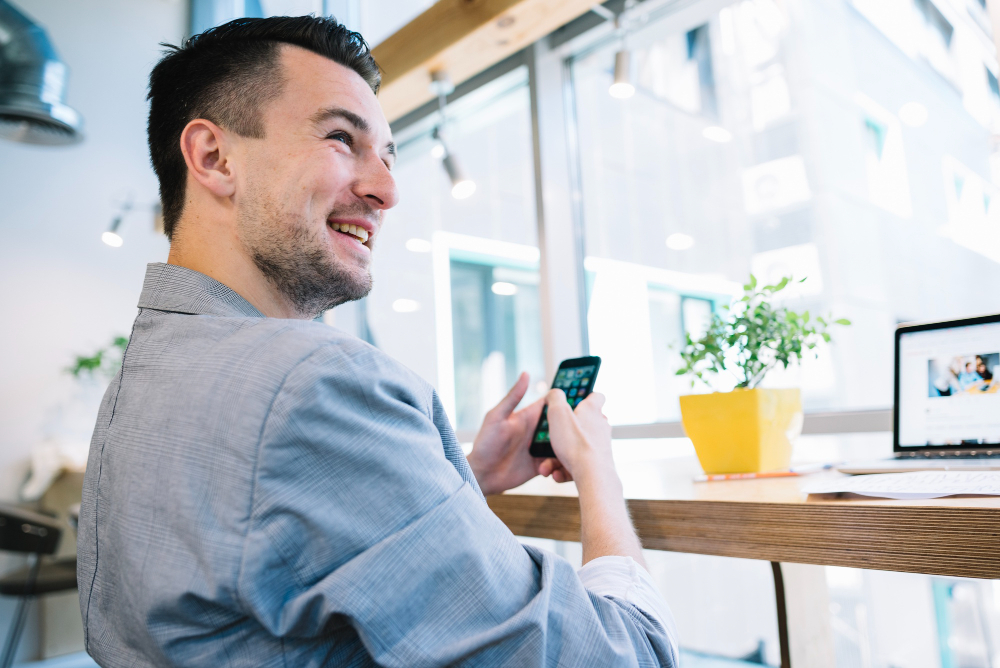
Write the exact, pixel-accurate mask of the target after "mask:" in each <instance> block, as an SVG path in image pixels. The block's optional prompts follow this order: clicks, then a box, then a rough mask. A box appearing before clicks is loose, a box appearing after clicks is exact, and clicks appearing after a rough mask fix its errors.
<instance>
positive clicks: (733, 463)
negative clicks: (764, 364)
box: [681, 388, 802, 473]
mask: <svg viewBox="0 0 1000 668" xmlns="http://www.w3.org/2000/svg"><path fill="white" fill-rule="evenodd" d="M681 420H682V421H683V422H684V431H686V432H687V435H688V437H689V438H690V439H691V441H692V442H693V443H694V449H695V452H697V453H698V461H699V462H701V467H702V468H703V469H705V473H758V472H760V471H777V470H780V469H787V468H788V464H789V462H790V461H791V459H792V441H793V440H795V439H796V438H797V437H798V435H799V434H800V433H801V432H802V397H801V395H800V394H799V391H798V390H797V389H794V390H764V389H760V388H757V389H753V390H733V391H732V392H715V393H713V394H690V395H687V396H684V397H681Z"/></svg>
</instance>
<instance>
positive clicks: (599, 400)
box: [577, 392, 607, 410]
mask: <svg viewBox="0 0 1000 668" xmlns="http://www.w3.org/2000/svg"><path fill="white" fill-rule="evenodd" d="M605 401H607V399H606V398H605V397H604V395H603V394H601V393H600V392H592V393H591V394H590V396H589V397H587V398H586V399H584V400H583V401H581V402H580V406H582V405H584V404H587V405H589V406H593V407H594V408H596V409H597V410H601V409H602V408H604V402H605ZM577 408H579V406H578V407H577Z"/></svg>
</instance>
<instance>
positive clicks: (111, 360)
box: [66, 336, 128, 380]
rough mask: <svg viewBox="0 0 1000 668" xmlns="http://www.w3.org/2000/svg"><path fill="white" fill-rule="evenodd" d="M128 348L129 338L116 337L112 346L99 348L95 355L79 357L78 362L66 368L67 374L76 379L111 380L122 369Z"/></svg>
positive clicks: (77, 357) (112, 341)
mask: <svg viewBox="0 0 1000 668" xmlns="http://www.w3.org/2000/svg"><path fill="white" fill-rule="evenodd" d="M126 347H128V338H127V337H124V336H116V337H115V338H113V339H112V340H111V343H110V345H108V346H107V347H105V348H99V349H98V350H97V352H95V353H94V354H93V355H90V356H84V355H77V356H76V361H74V362H73V364H72V365H70V366H69V367H67V368H66V373H68V374H70V375H71V376H73V377H74V378H96V377H103V378H104V379H105V380H111V379H112V378H114V377H115V374H116V373H118V369H120V368H121V365H122V357H123V356H124V355H125V348H126Z"/></svg>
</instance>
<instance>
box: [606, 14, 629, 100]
mask: <svg viewBox="0 0 1000 668" xmlns="http://www.w3.org/2000/svg"><path fill="white" fill-rule="evenodd" d="M634 5H635V0H625V7H624V8H623V9H622V12H621V13H620V14H618V15H617V16H615V30H616V31H617V32H618V35H619V37H620V38H621V48H619V49H618V51H617V52H616V53H615V78H614V80H613V81H612V82H611V85H610V86H609V87H608V95H610V96H611V97H614V98H618V99H619V100H625V99H628V98H630V97H632V96H633V95H635V84H634V83H633V82H632V52H631V51H630V50H629V48H628V45H627V44H626V43H625V42H626V38H627V37H628V25H627V14H628V11H629V10H630V9H632V7H633V6H634Z"/></svg>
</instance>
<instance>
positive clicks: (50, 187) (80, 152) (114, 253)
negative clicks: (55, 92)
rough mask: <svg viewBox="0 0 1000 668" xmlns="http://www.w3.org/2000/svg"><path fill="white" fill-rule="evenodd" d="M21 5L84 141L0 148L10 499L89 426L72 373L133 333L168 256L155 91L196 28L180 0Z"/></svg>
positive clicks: (0, 484)
mask: <svg viewBox="0 0 1000 668" xmlns="http://www.w3.org/2000/svg"><path fill="white" fill-rule="evenodd" d="M14 2H15V4H16V5H17V6H18V7H19V8H20V9H22V10H23V11H24V12H25V13H27V14H28V15H29V16H31V17H32V18H33V19H35V20H36V21H38V22H39V23H40V24H41V25H42V26H44V27H45V29H46V30H47V31H48V33H49V36H50V38H51V39H52V41H53V43H54V44H55V48H56V50H57V52H58V53H59V55H60V56H61V58H62V59H63V61H64V62H65V63H66V64H67V65H68V66H69V69H70V78H69V92H68V98H67V102H68V103H69V104H70V105H71V106H72V107H74V108H75V109H76V110H77V111H79V112H80V113H81V114H82V115H83V117H84V121H85V127H84V131H85V135H86V136H85V140H84V141H83V143H81V144H78V145H76V146H72V147H69V148H59V147H56V148H52V147H36V146H29V145H25V144H14V143H11V142H7V141H0V314H2V315H0V318H2V320H0V322H2V326H0V351H2V360H3V362H2V366H0V368H2V369H3V370H2V372H0V425H3V428H2V429H0V500H11V499H14V498H15V497H16V493H17V488H18V487H19V485H20V483H21V481H22V479H23V477H24V474H25V471H26V470H27V464H28V456H29V454H28V453H29V451H30V449H31V447H32V445H33V444H34V443H36V442H37V441H39V440H40V439H42V438H43V437H45V436H49V435H55V432H57V431H58V432H62V433H64V434H65V433H66V432H67V431H70V432H73V431H75V432H77V433H80V432H83V433H84V435H85V432H86V430H88V429H89V428H90V427H92V424H90V425H88V424H86V423H87V422H89V421H90V420H92V418H91V417H88V416H89V413H87V412H86V411H84V410H78V409H74V408H73V402H74V401H75V400H77V397H76V395H78V394H79V392H78V390H77V388H76V386H75V384H74V382H73V380H72V379H71V378H70V377H68V376H67V375H66V374H65V373H64V372H63V369H64V368H65V367H66V366H67V365H68V364H69V363H70V362H71V361H72V359H73V356H74V354H76V353H87V354H89V353H90V352H92V351H93V350H95V349H96V348H97V347H99V346H101V345H104V344H106V343H107V342H108V341H109V340H110V338H111V337H112V335H114V334H118V333H125V334H127V333H128V331H129V328H130V325H131V321H132V319H133V318H134V317H135V313H136V309H135V305H136V302H137V299H138V296H139V290H140V288H141V285H142V277H143V272H144V268H145V265H146V263H147V262H151V261H162V260H164V259H165V258H166V253H167V243H166V240H165V239H164V238H163V237H160V236H157V235H155V234H154V233H153V231H152V217H151V214H150V207H151V205H152V204H153V203H154V202H155V201H156V198H157V188H156V179H155V177H154V175H153V172H152V169H151V168H150V166H149V158H148V154H147V150H146V132H145V125H146V102H145V93H146V81H147V77H148V74H149V70H150V68H151V66H152V65H153V64H154V63H155V62H156V60H157V58H158V55H159V52H160V50H161V49H160V47H159V46H158V44H159V43H160V42H170V43H177V41H178V40H180V39H181V38H182V37H183V34H184V31H185V27H186V17H187V3H186V2H184V1H183V0H142V1H141V2H136V1H135V0H88V1H87V2H79V1H78V0H14ZM130 192H131V193H132V195H133V197H134V198H135V201H136V203H137V205H139V206H138V207H137V210H136V211H134V212H133V213H132V214H130V215H129V216H128V217H127V218H126V219H125V221H124V223H123V226H122V228H121V230H120V231H121V234H122V236H123V237H124V238H125V244H124V246H122V247H121V248H117V249H113V248H110V247H108V246H105V245H104V244H103V243H101V240H100V236H101V233H102V232H103V231H104V230H105V229H107V227H108V225H109V223H110V221H111V219H112V218H113V217H114V215H115V214H116V212H117V208H116V207H117V205H116V198H122V197H125V196H127V195H128V193H130ZM60 414H61V415H62V417H60ZM69 414H75V415H72V416H70V415H69Z"/></svg>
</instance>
